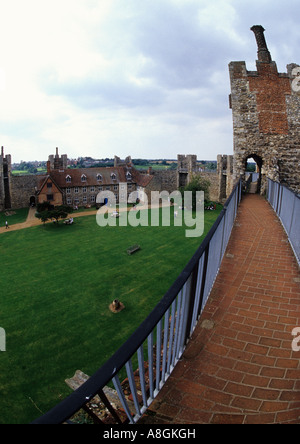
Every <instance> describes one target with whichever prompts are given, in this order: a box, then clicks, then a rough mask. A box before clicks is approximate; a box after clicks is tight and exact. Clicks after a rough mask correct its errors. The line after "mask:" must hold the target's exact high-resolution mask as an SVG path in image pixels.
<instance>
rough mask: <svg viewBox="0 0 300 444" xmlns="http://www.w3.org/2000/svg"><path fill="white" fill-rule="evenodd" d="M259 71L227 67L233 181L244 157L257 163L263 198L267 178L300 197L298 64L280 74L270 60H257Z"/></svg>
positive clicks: (239, 65) (241, 169)
mask: <svg viewBox="0 0 300 444" xmlns="http://www.w3.org/2000/svg"><path fill="white" fill-rule="evenodd" d="M256 66H257V71H248V70H247V69H246V64H245V62H231V63H230V64H229V74H230V83H231V97H230V103H231V108H232V117H233V137H234V159H233V181H236V180H237V179H239V177H240V176H241V175H243V174H244V172H245V167H246V161H247V158H250V157H253V158H254V159H255V160H258V163H260V164H261V170H260V172H261V193H263V192H264V191H265V188H266V178H267V177H270V178H271V179H273V180H275V181H277V182H280V183H283V184H286V185H287V186H289V187H290V188H292V189H293V190H295V191H296V192H298V193H299V192H300V184H299V177H300V118H299V110H300V91H295V88H293V83H292V82H293V81H294V78H295V76H293V74H292V71H293V68H294V67H295V66H297V65H296V64H290V65H288V66H287V72H286V73H279V72H278V71H277V66H276V63H275V62H274V61H269V62H262V61H260V60H257V62H256Z"/></svg>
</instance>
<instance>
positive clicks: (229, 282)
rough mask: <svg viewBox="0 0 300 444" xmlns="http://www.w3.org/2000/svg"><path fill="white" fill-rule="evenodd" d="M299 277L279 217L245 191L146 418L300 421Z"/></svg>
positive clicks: (154, 421) (154, 420)
mask: <svg viewBox="0 0 300 444" xmlns="http://www.w3.org/2000/svg"><path fill="white" fill-rule="evenodd" d="M299 282H300V272H299V268H298V265H297V262H296V260H295V258H294V256H293V253H292V251H291V248H290V245H289V243H288V241H287V238H286V234H285V232H284V230H283V229H282V226H281V224H280V222H279V220H278V219H277V216H276V215H275V213H274V212H273V210H272V209H271V207H270V206H269V204H268V203H267V202H266V201H265V200H264V199H263V198H262V197H260V196H258V195H247V196H246V197H245V198H244V199H243V200H242V202H241V205H240V208H239V211H238V216H237V220H236V223H235V226H234V229H233V232H232V236H231V238H230V242H229V245H228V248H227V251H226V253H225V256H224V260H223V262H222V266H221V269H220V272H219V275H218V277H217V279H216V282H215V285H214V287H213V289H212V292H211V295H210V299H209V302H208V303H207V305H206V308H205V310H204V311H203V313H202V315H201V318H200V321H199V323H198V326H197V327H196V330H195V331H194V334H193V337H192V340H191V341H190V342H189V344H188V346H187V349H186V351H185V353H184V355H183V358H182V360H181V361H180V362H179V363H178V365H177V366H176V368H175V370H174V372H173V373H172V375H171V376H170V377H169V379H168V381H167V383H166V384H165V386H164V388H163V389H162V391H161V393H160V394H159V395H158V397H157V398H156V399H155V401H154V402H153V403H152V405H151V407H150V412H149V413H150V414H149V415H147V416H145V417H144V418H142V420H141V422H145V423H151V424H163V423H166V424H170V423H175V424H182V423H184V424H192V423H206V424H208V423H209V424H214V423H217V424H221V423H234V424H239V423H244V424H252V423H268V424H273V423H300V351H298V352H297V351H293V350H292V346H291V345H292V339H293V336H292V334H291V332H292V329H293V328H294V327H300V284H299ZM204 321H205V322H204ZM299 345H300V341H299Z"/></svg>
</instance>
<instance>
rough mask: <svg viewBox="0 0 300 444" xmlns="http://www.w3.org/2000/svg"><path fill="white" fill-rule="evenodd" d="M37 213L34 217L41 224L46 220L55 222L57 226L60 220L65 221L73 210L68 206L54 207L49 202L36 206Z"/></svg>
mask: <svg viewBox="0 0 300 444" xmlns="http://www.w3.org/2000/svg"><path fill="white" fill-rule="evenodd" d="M37 210H38V211H37V212H36V214H35V216H36V217H37V218H38V219H40V220H41V221H42V222H44V223H45V222H47V220H55V221H56V223H57V224H58V222H59V220H60V219H65V218H66V217H67V216H68V214H70V213H72V212H73V208H72V207H70V206H68V205H58V206H56V207H54V206H53V205H51V204H50V202H43V203H42V204H38V208H37Z"/></svg>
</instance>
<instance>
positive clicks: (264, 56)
mask: <svg viewBox="0 0 300 444" xmlns="http://www.w3.org/2000/svg"><path fill="white" fill-rule="evenodd" d="M250 29H251V31H253V32H254V35H255V38H256V43H257V48H258V49H257V56H258V61H259V62H263V63H271V62H272V58H271V54H270V52H269V50H268V47H267V43H266V40H265V36H264V31H265V29H264V28H263V27H262V26H261V25H254V26H252V28H250Z"/></svg>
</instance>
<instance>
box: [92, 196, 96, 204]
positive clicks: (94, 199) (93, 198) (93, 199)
mask: <svg viewBox="0 0 300 444" xmlns="http://www.w3.org/2000/svg"><path fill="white" fill-rule="evenodd" d="M91 202H96V196H95V195H94V194H93V195H92V196H91Z"/></svg>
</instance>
